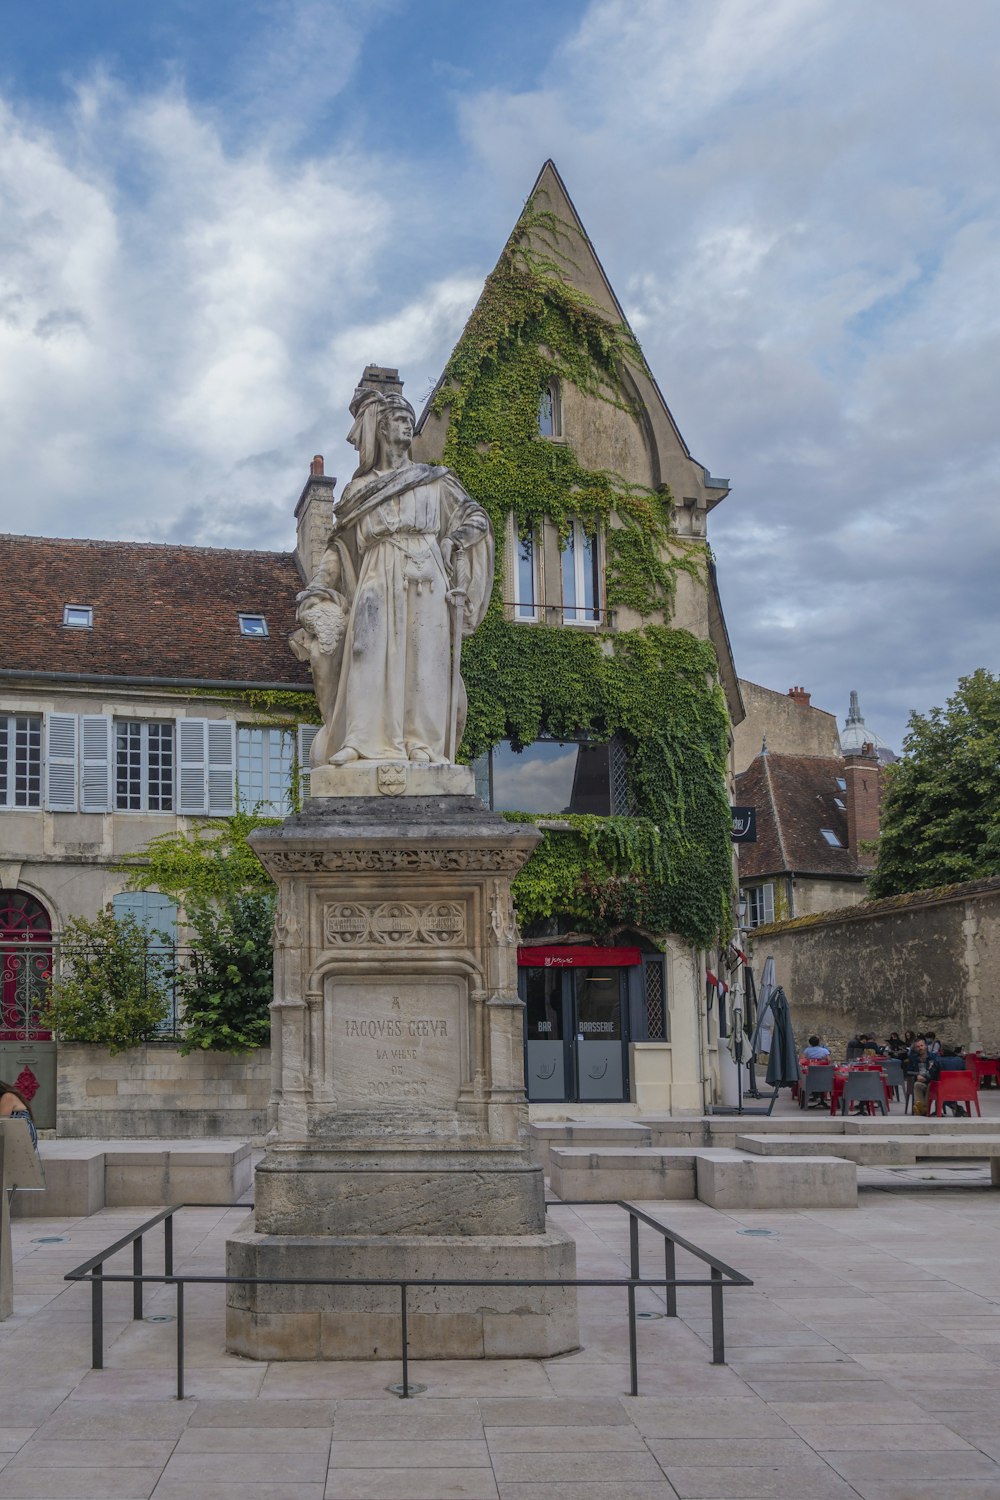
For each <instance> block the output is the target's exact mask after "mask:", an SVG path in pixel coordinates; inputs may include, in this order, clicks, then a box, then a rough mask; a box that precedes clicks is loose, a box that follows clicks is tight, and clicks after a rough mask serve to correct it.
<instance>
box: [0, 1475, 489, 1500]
mask: <svg viewBox="0 0 1000 1500" xmlns="http://www.w3.org/2000/svg"><path fill="white" fill-rule="evenodd" d="M2 1477H3V1476H2V1475H0V1478H2ZM157 1500H159V1497H157ZM326 1500H497V1487H496V1482H495V1480H494V1478H493V1473H492V1470H490V1469H414V1470H413V1471H412V1472H408V1471H407V1470H406V1469H339V1470H334V1471H331V1473H330V1476H329V1478H328V1480H327V1484H326Z"/></svg>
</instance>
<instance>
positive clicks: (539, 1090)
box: [521, 968, 572, 1099]
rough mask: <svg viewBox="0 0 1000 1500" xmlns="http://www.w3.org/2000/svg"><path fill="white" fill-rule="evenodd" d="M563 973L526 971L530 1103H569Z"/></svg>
mask: <svg viewBox="0 0 1000 1500" xmlns="http://www.w3.org/2000/svg"><path fill="white" fill-rule="evenodd" d="M565 977H566V976H565V974H564V973H563V971H562V970H561V969H541V968H538V969H534V968H533V969H522V970H521V990H522V994H523V998H524V1004H525V1026H526V1047H525V1072H526V1083H527V1089H528V1098H529V1099H569V1098H571V1097H572V1095H571V1094H570V1093H569V1092H567V1090H568V1086H569V1083H570V1078H569V1061H570V1059H569V1056H568V1039H569V1036H570V1034H571V1033H570V1029H569V1027H568V1026H567V1025H566V1020H567V1016H566V1009H567V1007H566V997H565V993H564V990H565V986H564V984H563V980H564V979H565Z"/></svg>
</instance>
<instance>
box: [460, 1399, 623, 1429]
mask: <svg viewBox="0 0 1000 1500" xmlns="http://www.w3.org/2000/svg"><path fill="white" fill-rule="evenodd" d="M479 1413H480V1416H481V1417H482V1419H483V1423H484V1425H485V1426H487V1427H593V1426H596V1425H598V1424H599V1425H600V1426H602V1427H609V1426H612V1425H614V1424H621V1425H622V1426H625V1425H627V1424H628V1422H629V1420H630V1418H629V1415H628V1413H627V1412H626V1411H625V1410H624V1409H623V1408H622V1406H621V1405H620V1403H619V1402H618V1401H617V1400H612V1401H572V1400H566V1399H565V1398H562V1397H550V1398H549V1399H548V1400H547V1401H544V1402H539V1401H480V1403H479Z"/></svg>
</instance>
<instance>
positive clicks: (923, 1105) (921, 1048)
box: [906, 1036, 930, 1115]
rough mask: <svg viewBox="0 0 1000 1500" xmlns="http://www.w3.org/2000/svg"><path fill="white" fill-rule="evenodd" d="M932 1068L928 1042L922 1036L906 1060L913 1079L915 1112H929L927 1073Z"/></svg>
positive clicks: (923, 1113) (914, 1044) (916, 1113)
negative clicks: (928, 1053)
mask: <svg viewBox="0 0 1000 1500" xmlns="http://www.w3.org/2000/svg"><path fill="white" fill-rule="evenodd" d="M929 1068H930V1058H929V1057H928V1055H927V1043H926V1042H925V1041H924V1039H923V1037H922V1036H918V1037H917V1040H916V1041H915V1042H914V1043H913V1046H912V1047H911V1048H910V1055H909V1057H908V1058H907V1060H906V1072H907V1075H908V1077H910V1078H912V1079H913V1113H914V1114H915V1115H925V1114H926V1113H927V1082H928V1078H927V1074H928V1069H929Z"/></svg>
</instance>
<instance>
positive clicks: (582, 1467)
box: [493, 1452, 663, 1484]
mask: <svg viewBox="0 0 1000 1500" xmlns="http://www.w3.org/2000/svg"><path fill="white" fill-rule="evenodd" d="M493 1472H494V1473H495V1475H496V1477H497V1483H498V1484H502V1483H503V1482H504V1481H505V1480H520V1481H522V1482H523V1483H525V1484H550V1483H555V1482H559V1483H563V1484H565V1483H568V1482H569V1481H571V1480H578V1479H587V1480H597V1479H616V1480H617V1479H630V1480H631V1479H644V1480H647V1481H652V1480H656V1481H659V1480H660V1479H662V1478H663V1473H662V1471H661V1469H660V1466H659V1465H658V1464H657V1462H656V1460H655V1459H654V1458H653V1457H652V1455H651V1454H649V1453H565V1452H564V1453H495V1454H494V1455H493Z"/></svg>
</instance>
